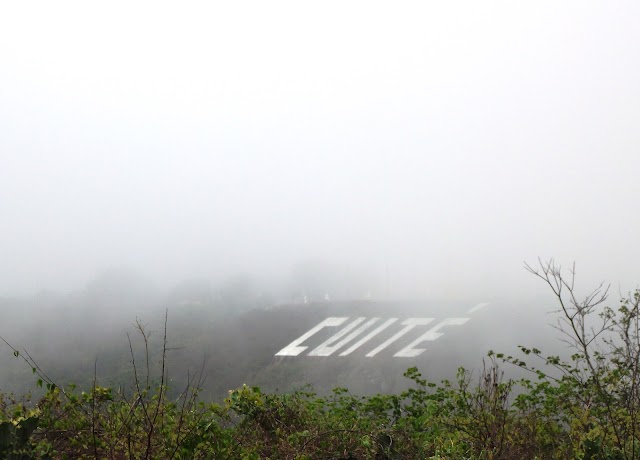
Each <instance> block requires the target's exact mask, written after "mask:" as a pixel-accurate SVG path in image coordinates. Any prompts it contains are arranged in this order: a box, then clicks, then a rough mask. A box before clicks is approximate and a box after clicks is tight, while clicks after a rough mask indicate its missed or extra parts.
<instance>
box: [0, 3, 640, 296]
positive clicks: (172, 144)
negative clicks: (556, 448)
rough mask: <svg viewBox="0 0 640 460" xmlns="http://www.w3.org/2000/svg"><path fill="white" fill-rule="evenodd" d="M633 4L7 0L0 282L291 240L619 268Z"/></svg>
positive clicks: (185, 268)
mask: <svg viewBox="0 0 640 460" xmlns="http://www.w3.org/2000/svg"><path fill="white" fill-rule="evenodd" d="M639 21H640V3H638V2H635V1H628V2H623V1H616V2H604V1H603V2H588V1H587V2H585V1H575V2H569V1H563V2H557V1H553V2H552V1H530V2H513V1H502V2H484V1H469V2H456V1H441V2H415V3H410V2H402V3H401V2H386V3H377V2H371V1H367V2H304V1H296V2H202V3H195V2H131V1H127V2H86V1H79V2H63V1H60V2H4V3H2V4H1V5H0V295H2V294H8V293H13V292H24V291H35V290H38V289H42V288H48V289H52V288H53V289H56V288H57V289H72V288H77V287H79V286H82V285H83V283H86V282H87V281H88V280H90V279H91V278H92V277H94V276H95V274H96V273H97V272H98V271H100V270H102V269H104V268H106V267H109V266H114V265H117V266H119V265H127V266H132V267H135V268H136V269H139V270H140V271H141V272H144V273H146V274H148V275H149V276H150V277H151V278H153V279H156V280H158V281H160V282H167V283H172V282H176V281H179V280H180V279H182V278H187V277H192V276H204V277H208V276H209V277H214V276H221V275H223V274H231V273H234V272H236V271H247V272H251V273H257V274H261V273H273V272H278V271H280V272H283V273H285V272H286V271H287V270H288V269H289V268H290V267H291V265H292V264H294V263H296V262H298V261H300V260H305V259H309V258H319V259H323V260H327V261H330V262H331V263H336V264H341V265H344V266H357V267H367V268H368V269H369V270H371V271H372V272H373V273H375V274H378V275H379V274H381V273H384V272H385V271H388V272H389V276H390V277H391V278H392V281H391V282H392V283H393V285H394V289H395V290H396V293H397V294H398V295H400V294H407V295H419V296H427V295H435V296H447V295H452V296H455V295H456V293H458V292H459V291H461V290H470V291H472V292H478V293H480V294H482V295H485V294H487V293H498V292H500V291H501V290H505V289H512V290H513V291H514V292H517V291H518V290H519V289H526V288H528V287H531V285H535V286H537V283H536V281H535V280H533V279H532V278H531V277H530V275H526V274H525V273H524V271H523V270H522V269H521V267H522V261H524V260H527V261H535V259H536V258H537V257H538V256H541V257H543V258H547V257H551V256H555V257H556V258H557V259H559V260H560V261H562V262H564V263H565V264H569V263H571V262H572V261H574V260H575V261H577V263H578V268H579V270H580V271H581V272H582V273H583V279H585V282H594V281H596V280H599V279H608V280H611V281H613V282H614V283H618V282H620V283H622V285H623V287H624V288H625V289H630V288H633V287H634V286H635V285H636V284H637V283H638V282H640V270H639V269H640V245H639V244H638V243H637V238H638V235H640V218H639V217H638V211H637V209H638V198H640V181H639V180H638V179H637V178H638V174H639V171H640V155H639V153H640V150H639V147H640V129H639V126H640V85H639V84H638V82H640V65H639V64H638V63H639V62H640V27H638V24H639ZM507 286H508V287H507ZM616 286H617V284H616Z"/></svg>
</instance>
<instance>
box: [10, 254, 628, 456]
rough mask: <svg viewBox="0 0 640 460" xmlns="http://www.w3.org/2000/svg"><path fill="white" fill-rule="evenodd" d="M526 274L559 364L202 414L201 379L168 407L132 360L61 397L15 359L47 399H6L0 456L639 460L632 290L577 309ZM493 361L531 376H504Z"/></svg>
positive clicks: (257, 396)
mask: <svg viewBox="0 0 640 460" xmlns="http://www.w3.org/2000/svg"><path fill="white" fill-rule="evenodd" d="M528 269H529V270H530V271H531V272H532V273H533V274H534V275H536V276H538V277H539V278H541V279H542V280H543V281H544V282H545V283H547V284H548V286H549V287H550V288H551V289H552V291H553V293H554V295H555V296H556V297H557V300H558V302H559V306H560V311H559V322H558V326H557V327H558V328H559V330H560V331H561V332H562V333H563V334H564V338H565V340H566V341H567V343H568V344H569V345H570V346H571V349H572V351H573V354H572V355H571V356H570V357H569V358H567V359H566V360H564V359H562V358H560V357H557V356H545V355H543V353H542V352H541V351H540V350H538V349H535V348H526V347H520V350H521V352H522V353H521V354H522V357H523V359H521V358H518V357H512V356H505V355H503V354H500V353H498V354H496V353H493V352H490V353H489V356H490V358H489V360H488V362H487V364H486V366H484V367H483V369H482V371H481V372H480V375H479V376H476V377H474V376H473V374H472V373H471V372H469V371H466V370H464V369H460V370H459V372H458V374H457V378H456V380H455V381H452V382H449V381H443V382H440V383H432V382H427V381H426V380H424V379H423V378H422V376H421V374H420V373H419V371H418V370H417V369H415V368H412V369H409V370H408V371H407V372H406V374H405V376H406V377H407V378H409V379H411V380H412V381H413V386H412V388H410V389H409V390H407V391H405V392H403V393H401V394H397V395H376V396H367V397H359V396H354V395H352V394H350V393H349V392H348V390H346V389H342V388H339V389H336V390H334V392H333V394H332V395H330V396H322V397H321V396H318V395H316V394H314V393H313V392H312V391H297V392H294V393H290V394H263V393H262V392H261V391H260V389H259V388H256V387H250V386H246V385H245V386H243V387H241V388H239V389H236V390H233V391H230V392H229V396H228V398H227V399H226V400H225V401H224V403H222V404H207V403H204V402H201V401H199V399H198V391H199V388H200V386H201V384H202V382H201V381H200V380H199V378H198V375H196V376H195V377H190V378H189V379H188V384H187V386H186V388H185V389H184V391H183V392H182V393H181V394H180V395H179V396H178V397H177V398H169V397H168V396H167V386H166V382H165V375H166V372H165V369H164V368H163V369H162V371H161V373H160V375H159V377H158V380H157V381H156V382H152V379H151V378H150V375H149V366H148V361H147V362H143V363H138V362H136V360H135V359H133V356H134V353H133V350H131V356H132V360H133V367H134V375H135V376H136V377H135V379H134V382H133V385H132V388H131V389H127V390H125V389H122V388H118V389H116V388H105V387H102V386H99V385H98V383H97V382H95V381H94V383H93V385H92V387H91V388H90V389H89V390H88V391H80V390H79V389H77V388H74V387H73V386H69V387H66V388H60V387H58V386H56V385H55V383H54V382H53V381H51V379H49V378H48V377H47V375H46V374H45V373H44V371H43V370H42V369H41V368H40V367H39V366H38V365H37V363H35V362H34V361H33V360H32V359H31V357H30V356H29V355H23V354H21V353H20V352H19V351H18V350H16V349H14V354H15V355H16V356H17V357H22V358H23V359H24V360H25V361H26V362H27V363H28V364H29V365H30V366H31V367H32V369H33V372H34V374H36V375H37V378H38V381H37V384H38V385H39V386H43V387H45V388H46V390H47V391H46V394H45V396H44V397H43V398H42V399H40V400H39V401H37V403H35V404H31V403H30V401H29V400H28V398H23V399H21V400H13V399H12V398H11V397H9V396H6V395H5V396H4V397H2V400H1V401H0V458H7V459H34V458H51V459H54V458H55V459H57V458H69V459H74V458H88V459H103V458H104V459H198V458H202V459H209V458H220V459H259V458H271V459H287V460H288V459H292V460H293V459H300V460H301V459H393V460H395V459H418V458H422V459H574V458H579V459H594V460H595V459H635V458H640V445H639V444H640V433H639V432H640V423H639V421H638V415H639V410H640V333H639V326H640V324H639V319H638V318H639V316H640V315H639V313H640V291H636V292H635V293H633V294H632V295H630V296H628V297H626V298H623V299H622V300H621V301H620V304H619V305H618V307H617V308H615V309H613V308H610V307H608V306H606V304H605V301H606V298H607V289H606V288H604V287H602V286H600V287H599V288H597V289H596V290H594V291H593V292H591V293H590V294H589V295H587V296H586V297H585V298H584V299H578V297H577V294H576V291H575V289H574V272H573V271H571V272H570V273H569V276H565V275H564V274H563V272H562V271H561V269H560V268H559V267H557V266H555V265H554V264H553V262H549V263H541V264H540V267H539V268H536V269H534V268H532V267H528ZM165 331H166V328H165ZM140 332H141V334H143V337H144V334H145V332H144V329H143V328H140ZM145 343H146V342H145ZM165 351H166V332H165V349H164V350H163V356H164V352H165ZM147 356H148V354H147ZM531 359H533V360H534V361H530V360H531ZM525 360H526V361H525ZM163 362H164V361H163ZM501 363H506V364H507V365H515V366H518V367H521V368H523V369H525V370H527V371H530V373H531V378H530V379H520V380H506V379H503V377H502V373H501V371H500V370H499V364H500V365H501Z"/></svg>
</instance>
